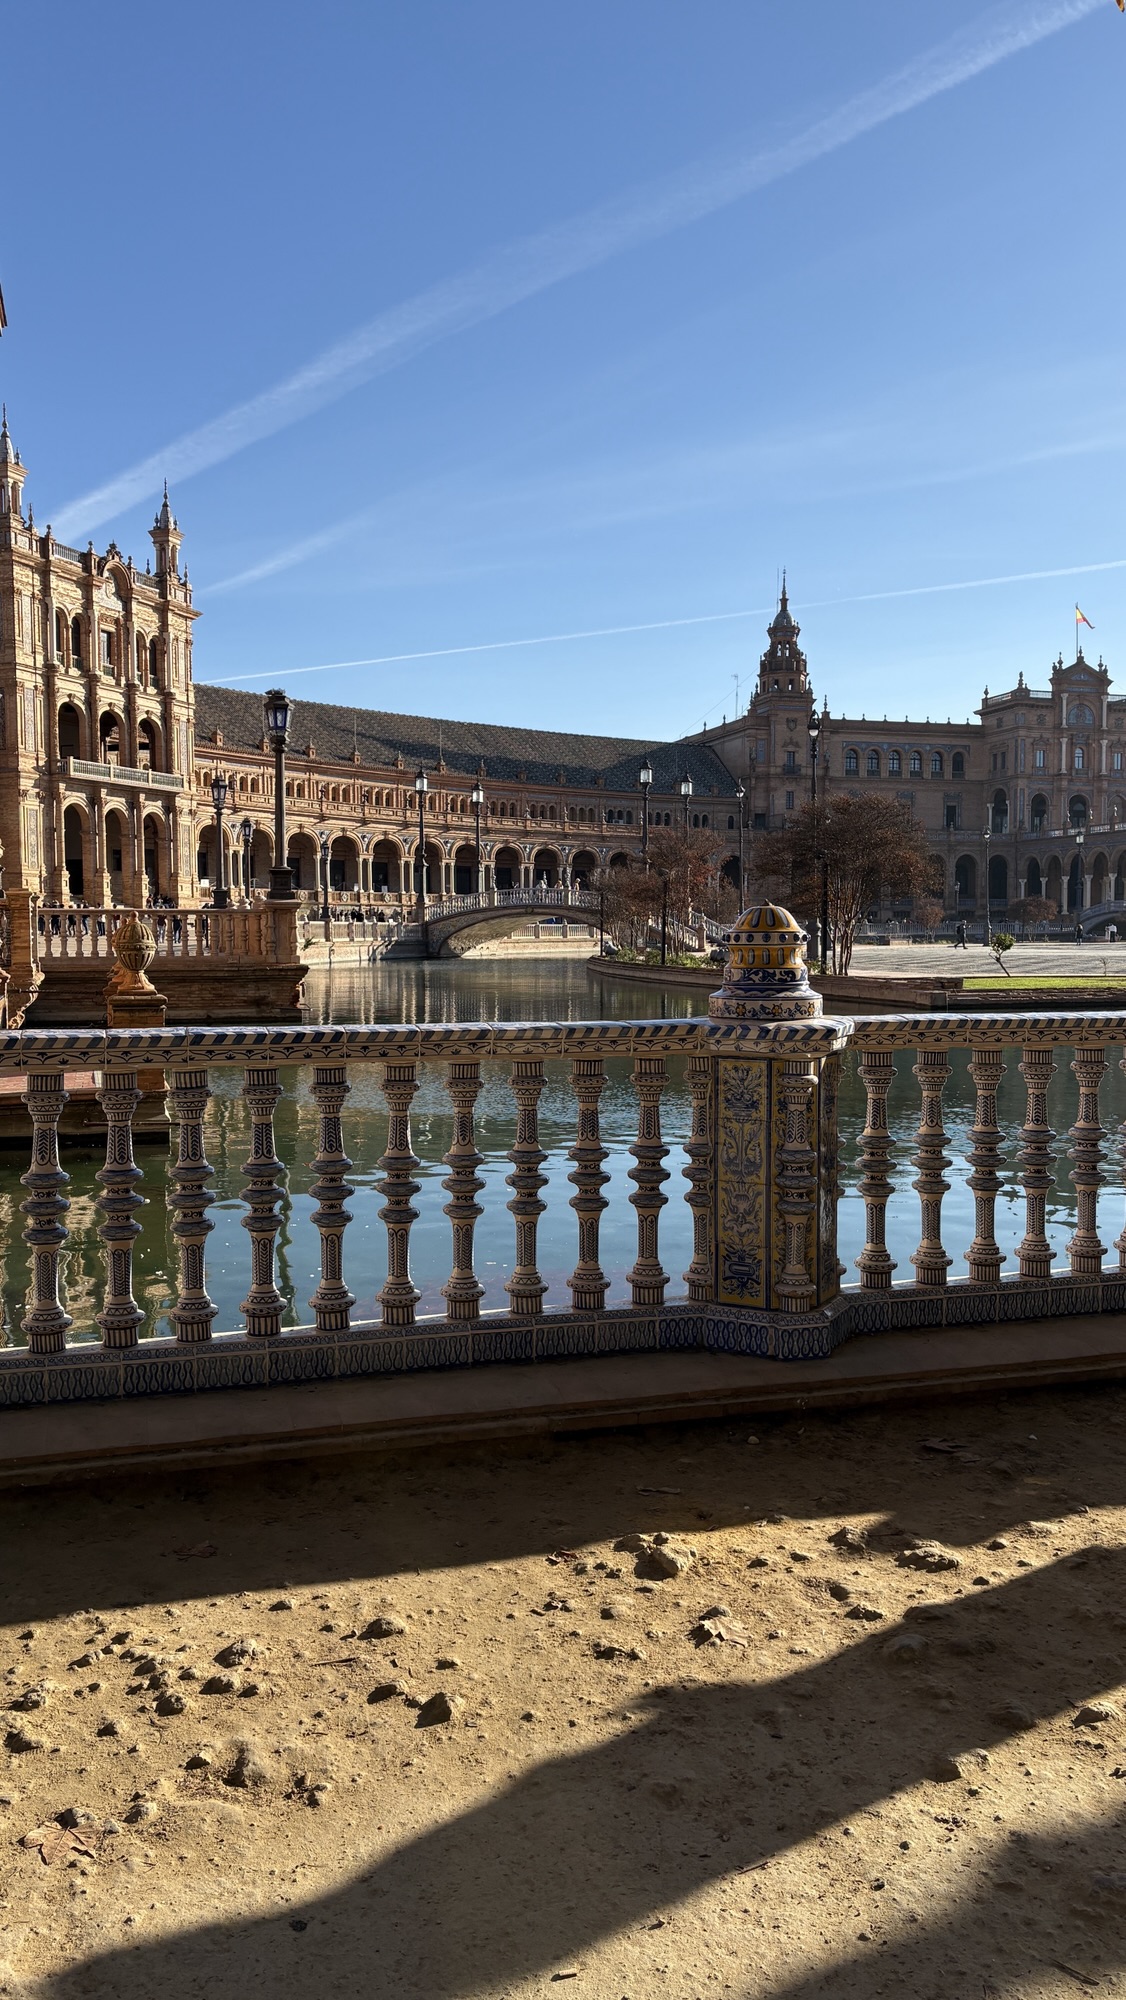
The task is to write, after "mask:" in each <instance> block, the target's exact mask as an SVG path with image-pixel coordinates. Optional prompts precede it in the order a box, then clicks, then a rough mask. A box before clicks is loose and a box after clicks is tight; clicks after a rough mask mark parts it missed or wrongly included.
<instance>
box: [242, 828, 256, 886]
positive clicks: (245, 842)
mask: <svg viewBox="0 0 1126 2000" xmlns="http://www.w3.org/2000/svg"><path fill="white" fill-rule="evenodd" d="M239 833H240V835H241V836H242V893H243V895H244V897H245V898H246V901H247V902H248V903H249V901H250V860H251V852H252V849H253V846H254V826H253V823H252V822H251V821H250V820H249V819H244V820H243V821H242V823H241V825H240V827H239Z"/></svg>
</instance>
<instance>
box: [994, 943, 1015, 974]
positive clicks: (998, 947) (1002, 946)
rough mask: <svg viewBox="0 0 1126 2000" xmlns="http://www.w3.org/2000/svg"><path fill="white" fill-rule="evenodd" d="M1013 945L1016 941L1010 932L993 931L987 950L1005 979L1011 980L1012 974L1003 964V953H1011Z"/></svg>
mask: <svg viewBox="0 0 1126 2000" xmlns="http://www.w3.org/2000/svg"><path fill="white" fill-rule="evenodd" d="M1015 943H1016V939H1015V937H1014V936H1013V934H1012V932H1011V931H994V933H993V935H992V937H991V938H990V940H989V949H990V951H991V952H992V953H993V956H994V958H995V959H996V960H997V963H998V965H999V966H1000V968H1001V970H1002V972H1003V973H1004V975H1005V978H1006V979H1011V978H1012V974H1011V972H1010V971H1009V968H1008V966H1007V965H1006V964H1005V953H1006V952H1007V951H1011V950H1012V948H1013V946H1014V945H1015Z"/></svg>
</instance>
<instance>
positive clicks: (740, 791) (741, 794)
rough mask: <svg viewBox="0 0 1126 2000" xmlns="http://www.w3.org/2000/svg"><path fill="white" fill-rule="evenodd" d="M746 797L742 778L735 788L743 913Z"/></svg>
mask: <svg viewBox="0 0 1126 2000" xmlns="http://www.w3.org/2000/svg"><path fill="white" fill-rule="evenodd" d="M746 796H747V787H746V786H745V784H744V783H743V780H742V778H740V780H739V782H738V784H737V785H736V787H735V798H736V801H737V810H738V814H739V909H740V912H742V909H743V873H744V871H743V801H744V799H745V798H746Z"/></svg>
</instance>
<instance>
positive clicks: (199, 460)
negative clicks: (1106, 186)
mask: <svg viewBox="0 0 1126 2000" xmlns="http://www.w3.org/2000/svg"><path fill="white" fill-rule="evenodd" d="M1103 4H1104V0H1019V4H1017V0H1007V4H1005V5H1004V6H1001V7H997V8H994V9H993V11H992V12H991V14H990V15H988V16H987V17H986V19H985V20H983V21H980V22H978V23H976V24H974V26H973V27H972V28H964V29H961V30H959V31H958V32H957V33H956V34H954V35H952V36H950V37H949V38H948V39H947V40H946V41H944V42H940V43H938V44H937V45H936V46H935V47H934V48H932V49H929V50H927V51H925V52H924V54H922V55H921V56H918V57H916V58H915V60H914V61H913V62H910V63H908V64H906V65H905V66H904V67H903V68H901V69H898V70H896V71H894V72H893V73H892V74H891V75H889V76H887V77H884V78H882V79H881V81H880V82H878V83H876V84H874V85H872V87H871V88H870V89H868V90H865V91H861V92H860V93H859V94H858V95H857V96H855V97H851V98H849V99H848V100H847V102H846V103H845V104H843V105H841V106H839V107H838V108H837V110H835V111H832V112H830V113H829V114H828V115H827V116H826V117H824V118H821V119H818V120H817V121H816V122H815V123H814V124H812V125H810V126H808V127H806V129H805V130H804V131H802V132H799V133H797V134H796V135H795V136H794V137H793V138H791V139H789V140H787V141H785V142H784V143H783V144H782V145H780V146H777V147H774V148H770V149H767V150H765V151H759V152H755V153H751V154H746V153H740V154H734V155H732V154H728V155H725V156H720V157H716V156H713V157H712V158H710V159H707V160H704V161H701V162H698V163H697V164H696V166H695V167H692V168H689V169H688V171H687V172H682V173H679V174H676V175H668V176H665V177H663V178H661V179H659V180H656V181H652V182H649V183H648V184H647V185H646V186H644V187H641V188H638V189H634V190H632V191H631V192H630V193H628V194H626V195H622V196H619V197H617V198H616V199H614V200H612V201H609V202H606V203H603V204H601V205H599V206H598V207H596V208H593V209H587V210H586V211H585V212H584V213H582V214H581V215H578V216H572V217H570V218H569V219H568V220H567V221H566V222H562V223H559V224H557V225H556V226H554V227H553V228H550V229H546V230H543V231H541V232H539V233H538V234H536V235H534V236H525V237H522V238H520V239H518V240H517V241H516V242H514V243H511V244H508V245H507V246H505V247H504V248H503V249H501V250H499V251H497V252H496V253H495V254H494V255H493V256H491V257H487V258H485V259H484V260H483V261H482V262H481V263H479V264H476V265H474V266H472V267H471V268H470V269H469V270H467V271H462V272H460V273H459V274H458V275H457V276H455V277H453V278H449V279H447V280H445V281H444V282H442V283H441V284H438V285H433V286H430V287H429V288H428V289H427V290H425V291H422V292H417V293H416V294H415V295H414V297H413V298H410V299H406V300H404V301H403V302H402V303H401V304H400V305H397V306H393V307H391V308H390V309H389V310H388V311H386V312H383V313H380V314H379V315H378V316H377V317H376V318H375V319H372V320H369V321H368V322H367V324H366V325H365V326H362V327H359V328H358V329H357V330H356V331H355V332H354V333H352V334H349V335H348V336H347V338H346V339H344V340H341V341H337V342H335V343H334V344H333V345H332V346H331V347H327V348H325V350H324V351H323V353H321V354H318V355H316V356H315V357H314V359H313V360H312V361H310V362H308V363H306V365H305V366H304V367H303V368H299V369H298V370H297V371H296V373H295V374H292V375H289V376H287V377H286V378H285V379H284V381H281V382H277V383H275V384H274V385H273V387H272V388H269V389H266V390H264V391H262V393H261V394H260V395H257V396H252V397H250V399H249V400H248V401H246V402H243V403H237V404H236V405H235V406H234V407H233V408H232V409H230V410H226V411H225V412H224V413H223V414H222V416H219V417H214V418H212V419H211V421H210V422H209V423H206V424H202V425H201V426H200V427H199V429H198V430H194V431H188V432H186V433H185V434H184V435H183V436H182V437H179V438H175V439H173V440H172V442H171V443H169V444H167V445H163V446H162V447H161V449H160V450H159V451H156V452H153V453H152V454H151V456H150V457H148V458H145V459H142V460H141V462H140V463H139V464H137V465H134V466H130V467H129V468H128V469H127V470H126V471H125V472H122V473H119V474H118V476H117V478H116V479H112V480H110V481H109V482H108V484H106V485H104V486H99V487H95V488H94V490H93V491H92V492H90V493H84V494H82V495H81V497H80V498H78V499H76V500H72V501H71V502H70V503H69V504H68V505H67V506H65V507H63V508H61V509H60V510H59V511H58V513H57V514H56V515H55V517H54V519H55V527H56V529H57V531H58V533H59V535H60V536H61V537H63V538H64V539H69V540H74V539H76V538H77V537H79V536H80V535H82V534H87V533H89V532H90V530H91V529H93V528H94V527H96V526H97V525H98V524H99V523H101V522H102V521H107V520H111V519H112V518H113V517H114V516H115V515H117V514H120V513H123V512H124V510H125V509H126V508H127V507H131V506H133V505H134V504H135V503H136V502H137V501H140V500H143V499H145V498H146V496H148V495H150V494H154V493H158V492H159V491H160V487H161V483H162V481H163V480H164V479H165V478H167V479H170V480H183V479H187V478H189V477H190V476H191V475H192V474H193V473H197V472H202V471H204V470H205V469H206V468H207V467H208V466H212V465H219V464H221V463H222V462H223V461H224V460H225V459H228V458H231V457H233V455H234V454H235V453H236V452H239V451H243V450H245V448H246V447H247V446H248V445H250V444H254V443H256V442H257V441H258V440H259V439H261V438H266V437H270V436H272V435H273V434H274V432H276V431H279V430H282V429H283V428H284V427H285V426H286V425H287V424H292V423H296V422H297V420H298V419H299V418H301V417H305V416H309V415H311V414H312V412H313V411H314V410H318V409H321V408H322V407H323V406H324V405H325V404H326V403H329V402H332V401H334V400H335V399H336V398H337V397H339V396H343V395H345V394H346V393H347V392H348V391H349V390H350V389H354V388H356V387H358V385H359V384H360V383H361V382H366V381H369V380H370V379H371V377H372V376H374V375H377V374H381V373H383V372H385V371H386V370H388V369H390V368H396V367H399V366H401V365H402V363H403V362H405V361H408V360H410V359H411V358H412V357H413V356H414V355H416V354H419V353H421V352H422V350H423V349H424V348H426V347H429V346H431V345H432V344H433V343H434V342H435V341H437V340H441V339H444V338H446V337H447V336H448V335H450V334H452V333H456V332H458V331H460V330H461V329H463V328H465V327H470V326H475V325H479V324H480V323H481V322H482V321H484V320H489V319H493V318H495V317H496V316H497V314H498V313H502V312H506V311H507V310H508V309H509V307H511V306H514V305H517V304H519V302H520V301H521V300H523V299H527V298H531V297H532V296H533V295H534V294H535V293H537V292H543V291H546V290H548V289H549V287H551V286H552V285H558V284H561V283H562V282H563V280H564V279H566V278H570V277H573V276H575V275H576V273H578V272H580V271H588V270H592V269H593V268H594V267H595V266H596V265H599V264H603V263H605V262H607V260H608V259H610V258H611V257H615V256H618V255H620V254H621V253H622V252H623V251H626V250H632V249H637V248H639V247H640V246H641V245H642V244H645V243H651V242H654V241H655V240H656V239H657V238H658V237H661V236H665V235H667V234H669V232H670V231H672V230H675V229H683V228H686V227H687V226H688V224H689V223H692V222H697V221H699V220H700V219H701V218H702V217H703V216H706V215H711V214H714V213H715V212H716V210H718V209H721V208H725V207H727V206H729V205H730V203H732V202H735V201H741V200H743V199H744V198H745V197H746V196H747V195H750V194H753V193H755V192H756V191H757V190H758V189H760V188H764V187H767V186H769V185H770V183H771V182H773V181H777V180H781V179H782V178H783V177H784V176H785V175H787V174H792V173H796V172H797V171H798V169H799V168H801V167H804V166H808V165H809V164H810V163H811V162H812V161H814V160H819V159H823V158H824V157H825V156H826V154H828V153H833V152H836V151H837V150H838V148H840V147H841V146H847V145H850V144H851V143H852V141H853V140H854V139H859V138H861V137H862V136H863V135H864V134H865V133H867V132H872V131H874V130H875V129H876V128H877V127H878V126H881V125H886V124H887V123H888V122H889V121H890V120H891V119H893V118H899V117H902V116H903V114H904V113H905V112H907V111H911V110H913V109H914V108H915V107H916V106H917V105H920V104H925V103H927V102H928V100H929V99H931V98H933V97H938V96H941V95H942V94H943V93H944V92H945V91H948V90H953V89H955V88H956V87H957V86H958V85H959V84H962V83H967V82H969V81H970V79H971V78H973V77H975V76H980V75H981V74H982V72H983V71H984V70H988V69H992V68H993V67H994V65H995V64H996V63H999V62H1003V61H1004V60H1005V58H1006V57H1008V56H1012V55H1017V54H1019V53H1020V51H1021V50H1023V49H1028V48H1031V47H1032V46H1033V45H1034V44H1035V43H1037V42H1041V41H1043V40H1044V39H1045V38H1046V37H1047V36H1049V35H1054V34H1058V33H1059V32H1060V30H1061V29H1063V28H1068V27H1071V26H1072V25H1073V24H1074V23H1075V22H1077V21H1081V20H1083V19H1084V18H1085V17H1086V16H1087V15H1088V14H1091V13H1093V12H1094V11H1095V9H1096V8H1097V7H1100V6H1102V5H1103Z"/></svg>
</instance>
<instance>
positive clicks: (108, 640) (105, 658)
mask: <svg viewBox="0 0 1126 2000" xmlns="http://www.w3.org/2000/svg"><path fill="white" fill-rule="evenodd" d="M102 665H103V666H104V667H105V668H106V669H107V671H108V672H109V673H111V674H112V672H113V633H112V632H103V633H102Z"/></svg>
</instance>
